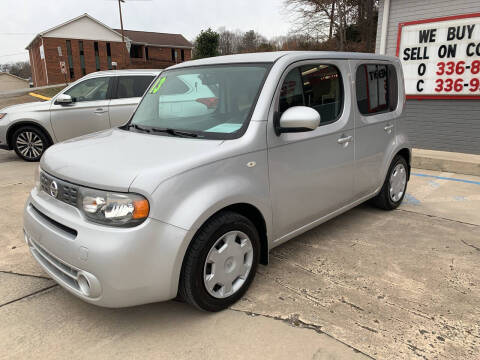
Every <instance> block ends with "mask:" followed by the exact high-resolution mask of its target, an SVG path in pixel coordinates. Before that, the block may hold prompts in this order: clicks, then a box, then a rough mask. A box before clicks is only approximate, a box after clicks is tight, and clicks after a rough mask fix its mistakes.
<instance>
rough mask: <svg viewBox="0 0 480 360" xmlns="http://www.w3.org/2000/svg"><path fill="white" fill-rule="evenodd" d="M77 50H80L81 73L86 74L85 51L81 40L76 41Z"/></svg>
mask: <svg viewBox="0 0 480 360" xmlns="http://www.w3.org/2000/svg"><path fill="white" fill-rule="evenodd" d="M78 50H79V51H80V66H81V68H82V75H87V71H86V69H85V53H84V52H83V41H81V40H79V41H78Z"/></svg>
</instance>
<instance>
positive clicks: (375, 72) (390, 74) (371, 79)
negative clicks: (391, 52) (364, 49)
mask: <svg viewBox="0 0 480 360" xmlns="http://www.w3.org/2000/svg"><path fill="white" fill-rule="evenodd" d="M355 83H356V92H357V104H358V109H359V110H360V113H362V114H363V115H373V114H376V113H381V112H389V111H394V110H395V109H396V108H397V102H398V99H397V98H398V83H397V73H396V71H395V67H394V66H393V65H383V64H365V65H360V66H359V67H358V69H357V75H356V82H355Z"/></svg>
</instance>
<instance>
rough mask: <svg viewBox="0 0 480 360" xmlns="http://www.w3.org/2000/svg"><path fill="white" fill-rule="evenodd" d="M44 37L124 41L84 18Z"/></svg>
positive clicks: (47, 33)
mask: <svg viewBox="0 0 480 360" xmlns="http://www.w3.org/2000/svg"><path fill="white" fill-rule="evenodd" d="M43 36H44V37H52V38H65V39H83V40H97V41H122V37H121V36H120V35H117V34H115V33H114V32H113V31H111V30H109V29H108V28H106V27H105V26H102V25H100V24H99V23H97V22H95V21H93V20H92V19H89V18H88V17H82V18H79V19H77V20H75V21H73V22H71V23H68V24H66V25H64V26H60V27H58V28H55V29H53V30H51V31H48V32H46V33H45V34H44V35H43Z"/></svg>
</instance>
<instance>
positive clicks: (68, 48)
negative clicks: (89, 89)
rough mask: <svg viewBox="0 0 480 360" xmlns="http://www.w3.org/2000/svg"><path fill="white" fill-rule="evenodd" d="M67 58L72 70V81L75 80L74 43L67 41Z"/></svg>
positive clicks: (69, 67)
mask: <svg viewBox="0 0 480 360" xmlns="http://www.w3.org/2000/svg"><path fill="white" fill-rule="evenodd" d="M67 58H68V69H69V70H70V80H73V79H74V78H75V72H74V71H73V56H72V42H71V41H70V40H67Z"/></svg>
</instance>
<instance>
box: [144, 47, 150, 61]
mask: <svg viewBox="0 0 480 360" xmlns="http://www.w3.org/2000/svg"><path fill="white" fill-rule="evenodd" d="M145 58H146V59H147V60H148V59H149V57H148V47H147V46H145Z"/></svg>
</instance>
